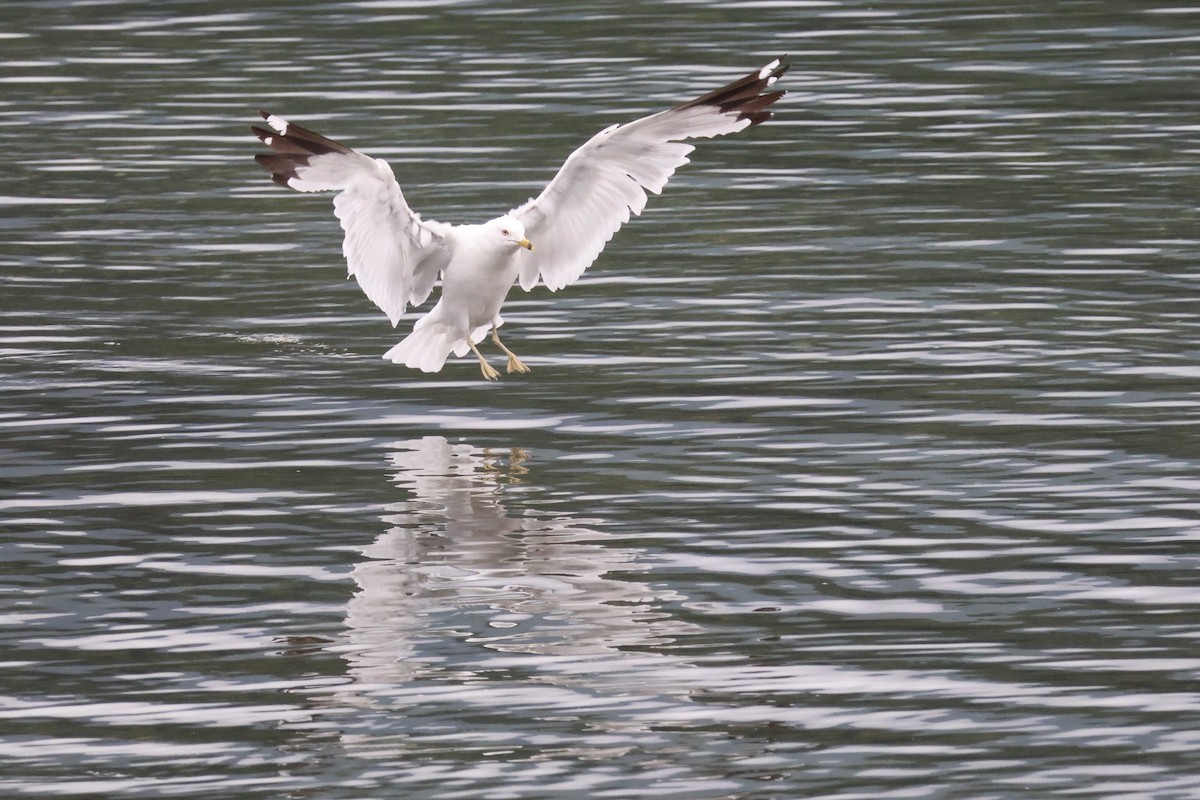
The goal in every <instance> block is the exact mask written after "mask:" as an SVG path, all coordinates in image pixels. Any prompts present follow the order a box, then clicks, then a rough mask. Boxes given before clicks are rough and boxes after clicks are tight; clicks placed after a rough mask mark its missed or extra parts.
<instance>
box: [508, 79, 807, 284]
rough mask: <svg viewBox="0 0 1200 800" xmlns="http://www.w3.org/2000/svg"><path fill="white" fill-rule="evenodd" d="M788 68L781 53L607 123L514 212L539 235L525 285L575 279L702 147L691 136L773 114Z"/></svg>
mask: <svg viewBox="0 0 1200 800" xmlns="http://www.w3.org/2000/svg"><path fill="white" fill-rule="evenodd" d="M786 70H787V65H786V64H784V63H783V62H782V60H781V59H776V60H775V61H773V62H771V63H770V64H767V65H766V66H765V67H763V68H762V69H761V70H757V71H755V72H753V73H751V74H750V75H748V76H746V77H745V78H742V79H741V80H739V81H735V82H734V83H731V84H729V85H728V86H724V87H722V88H721V89H718V90H716V91H714V92H710V93H709V94H707V95H705V96H704V97H701V98H699V99H697V100H694V101H692V102H690V103H685V104H683V105H680V106H676V107H675V108H672V109H669V110H667V111H661V112H659V113H657V114H651V115H650V116H648V117H642V118H641V119H638V120H635V121H633V122H630V123H628V124H625V125H613V126H612V127H609V128H605V129H604V130H602V131H600V132H599V133H598V134H596V135H595V136H593V137H592V138H591V139H589V140H588V141H587V142H586V143H584V145H583V146H582V147H580V148H579V149H578V150H576V151H575V152H573V153H572V154H571V155H570V157H568V158H567V160H566V162H565V163H564V164H563V166H562V168H561V169H559V171H558V174H557V175H555V176H554V179H553V180H552V181H550V183H549V184H548V185H547V186H546V188H545V189H544V190H543V191H542V193H541V194H540V195H538V196H537V197H536V198H534V199H532V200H530V201H528V202H527V203H525V204H524V205H522V206H520V207H519V208H516V209H514V210H513V211H511V212H509V213H511V214H512V216H514V217H516V218H517V219H519V220H521V222H522V224H524V226H525V233H526V235H527V236H528V237H529V239H530V240H531V241H532V242H533V243H534V245H535V249H534V251H533V252H532V253H531V254H529V255H528V256H526V257H525V258H524V260H523V265H522V268H521V276H520V282H521V288H523V289H525V290H526V291H529V290H530V289H532V288H533V287H534V286H535V285H537V282H538V279H539V278H540V279H541V281H542V283H544V284H545V285H546V287H547V288H549V289H550V290H551V291H558V290H559V289H561V288H563V287H564V286H567V285H569V284H571V283H573V282H575V281H576V280H577V279H578V278H579V276H580V275H582V274H583V273H584V270H586V269H587V268H588V267H589V266H590V265H591V264H592V262H593V261H595V260H596V257H597V256H599V255H600V253H601V251H603V250H604V246H605V245H606V244H607V243H608V241H609V240H610V239H611V238H612V237H613V235H614V234H615V233H616V232H617V231H618V230H620V228H621V226H622V225H624V224H625V223H626V222H628V221H629V218H630V214H641V213H642V210H643V209H644V208H645V207H646V201H647V195H646V192H647V191H649V192H652V193H654V194H659V193H660V192H662V190H663V187H665V186H666V184H667V181H668V180H670V178H671V176H672V175H673V174H674V173H675V170H676V169H678V168H679V167H681V166H682V165H684V164H686V163H687V162H688V154H689V153H691V152H692V150H693V149H695V148H694V147H693V146H692V145H690V144H684V143H683V142H682V140H684V139H697V138H709V137H712V136H723V135H725V134H728V133H735V132H737V131H740V130H742V129H743V128H747V127H749V126H751V125H754V124H757V123H759V122H762V121H763V120H765V119H767V118H768V117H770V114H769V113H768V112H765V111H763V110H762V109H764V108H765V107H766V106H768V105H770V104H771V103H773V102H774V101H775V100H777V99H778V98H779V97H780V96H782V94H783V93H782V92H773V93H769V94H762V91H763V90H764V89H765V88H767V87H769V86H770V85H772V84H773V83H775V81H776V80H777V79H778V78H779V76H780V75H782V74H783V72H784V71H786Z"/></svg>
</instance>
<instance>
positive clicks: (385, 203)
mask: <svg viewBox="0 0 1200 800" xmlns="http://www.w3.org/2000/svg"><path fill="white" fill-rule="evenodd" d="M262 116H263V119H265V120H266V121H267V122H268V123H269V124H270V125H271V127H272V128H274V129H275V130H276V131H277V133H273V132H271V131H269V130H267V129H265V128H259V127H251V128H250V130H252V131H254V134H255V135H256V136H258V138H259V139H261V140H262V142H263V143H264V144H266V145H267V146H268V147H270V148H271V149H272V150H274V151H275V152H274V153H264V154H261V155H258V156H255V159H254V160H255V161H257V162H258V163H259V164H261V165H262V166H263V167H265V168H266V169H267V170H268V171H270V172H271V173H272V175H273V177H274V179H275V182H276V183H278V184H280V185H282V186H287V187H289V188H292V189H295V190H296V191H298V192H323V191H335V192H340V194H338V195H337V196H336V197H334V198H333V213H334V214H336V215H337V218H338V219H340V220H341V221H342V228H344V229H345V231H346V238H345V240H344V241H343V243H342V253H343V254H344V255H345V256H346V264H347V266H348V267H349V270H350V274H351V275H353V276H354V277H356V278H357V279H358V285H359V286H361V287H362V290H363V291H364V292H365V293H366V295H367V297H369V298H371V301H372V302H373V303H375V305H377V306H379V308H380V309H381V310H382V311H383V312H384V313H385V314H387V315H388V319H390V320H391V321H392V325H393V326H394V325H395V324H396V323H397V322H399V321H400V315H401V314H403V313H404V311H405V309H406V308H407V307H408V306H409V305H414V306H416V305H420V304H421V303H423V302H425V299H426V298H427V297H429V293H430V291H432V290H433V284H434V281H436V280H437V277H438V273H439V272H440V271H441V270H442V268H443V267H444V266H445V265H446V263H447V262H448V261H449V257H450V247H451V245H452V241H453V234H452V232H451V226H449V225H444V224H442V223H440V222H427V221H425V220H422V219H421V217H420V216H419V215H418V214H417V213H416V212H414V211H413V210H412V209H411V208H409V207H408V203H406V202H405V200H404V194H403V193H402V192H401V191H400V184H398V183H396V176H395V175H394V174H393V173H392V168H391V167H390V166H388V163H387V162H386V161H384V160H383V159H381V158H371V157H369V156H366V155H363V154H362V153H358V152H355V151H354V150H351V149H350V148H349V147H346V146H345V145H343V144H340V143H338V142H335V141H333V140H332V139H326V138H325V137H324V136H322V135H320V134H319V133H313V132H312V131H310V130H306V129H305V128H301V127H300V126H299V125H293V124H291V123H290V122H288V121H287V120H285V119H283V118H281V117H277V116H275V115H273V114H268V113H267V112H265V111H264V112H262Z"/></svg>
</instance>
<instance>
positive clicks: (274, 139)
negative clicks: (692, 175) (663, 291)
mask: <svg viewBox="0 0 1200 800" xmlns="http://www.w3.org/2000/svg"><path fill="white" fill-rule="evenodd" d="M786 59H787V57H786V56H784V57H783V58H778V59H775V60H774V61H772V62H771V63H769V64H767V65H766V66H764V67H763V68H762V69H759V70H755V71H754V72H752V73H750V74H749V75H747V76H746V77H744V78H741V79H740V80H736V81H733V82H732V83H730V84H728V85H726V86H722V87H721V88H720V89H716V90H715V91H712V92H709V93H708V94H706V95H704V96H703V97H698V98H696V99H695V100H692V101H690V102H687V103H683V104H681V105H678V106H675V107H674V108H671V109H668V110H666V111H660V112H659V113H657V114H651V115H650V116H646V117H642V118H641V119H637V120H634V121H633V122H629V123H626V124H623V125H613V126H611V127H608V128H605V129H604V130H602V131H600V132H599V133H597V134H596V135H595V136H593V137H592V138H591V139H589V140H588V141H587V142H586V143H584V145H583V146H582V147H580V148H579V149H578V150H576V151H575V152H574V153H572V154H571V155H570V157H569V158H567V160H566V162H565V163H564V164H563V165H562V168H561V169H559V171H558V174H557V175H555V176H554V179H553V180H552V181H550V183H549V184H548V185H547V186H546V188H545V189H543V190H542V193H541V194H539V195H538V196H537V197H535V198H533V199H531V200H529V201H528V202H526V203H525V204H524V205H522V206H519V207H517V208H514V209H512V210H511V211H509V212H508V213H507V214H504V215H503V216H500V217H496V218H495V219H493V220H490V221H488V222H485V223H483V224H481V225H449V224H446V223H443V222H434V221H433V220H427V219H422V218H421V216H420V215H419V214H417V213H416V212H415V211H413V210H412V209H411V208H409V207H408V203H406V202H405V200H404V194H403V193H402V192H401V191H400V185H399V184H398V183H397V182H396V176H395V175H394V174H393V172H392V168H391V167H390V166H388V163H387V162H386V161H384V160H383V159H381V158H371V157H370V156H368V155H366V154H364V153H360V152H358V151H357V150H351V149H350V148H349V147H346V146H345V145H343V144H340V143H338V142H335V141H333V140H332V139H327V138H325V137H324V136H321V135H320V134H317V133H313V132H312V131H310V130H307V129H305V128H301V127H300V126H299V125H294V124H292V123H290V122H288V121H287V120H285V119H283V118H282V117H278V116H276V115H274V114H270V113H268V112H266V111H263V112H261V113H262V117H263V119H265V120H266V121H267V123H268V124H269V125H270V126H271V128H273V129H274V130H267V129H265V128H260V127H258V126H252V127H251V130H252V131H253V132H254V134H255V135H256V136H258V138H259V139H260V140H261V141H262V142H263V143H264V144H266V145H267V146H268V147H270V148H271V149H272V150H273V151H274V152H273V153H263V154H260V155H258V156H255V161H257V162H258V163H259V164H261V165H262V166H263V167H264V168H266V169H267V171H269V172H270V173H271V174H272V177H273V178H274V180H275V182H276V183H278V184H280V185H282V186H287V187H289V188H291V189H295V190H296V191H298V192H325V191H331V192H338V194H337V195H336V196H335V197H334V198H333V211H334V214H335V215H337V218H338V219H339V220H341V223H342V228H343V229H345V231H346V238H345V240H344V241H343V243H342V252H343V254H344V255H345V256H346V263H347V265H348V266H349V271H350V274H351V275H353V276H354V277H355V278H357V279H358V285H359V286H361V287H362V290H363V292H365V293H366V295H367V297H368V298H370V299H371V301H372V302H374V303H375V305H377V306H379V308H380V309H381V310H382V311H383V312H384V313H385V314H387V315H388V318H389V319H390V320H391V322H392V326H393V327H395V325H396V324H397V323H399V321H400V317H401V315H402V314H404V312H405V310H406V309H407V308H408V306H410V305H412V306H418V305H420V304H421V303H423V302H425V300H426V299H427V298H428V297H429V295H430V293H431V292H432V291H433V287H434V283H435V282H436V281H437V279H438V278H439V277H440V278H441V281H442V293H441V297H440V299H439V300H438V302H437V304H436V305H435V306H434V307H433V309H432V310H431V311H429V313H427V314H425V316H423V317H421V318H420V319H418V320H417V322H416V324H415V325H414V326H413V330H412V333H410V334H409V335H408V336H406V337H405V338H404V339H403V341H401V342H400V343H399V344H397V345H396V346H395V347H393V348H392V349H391V350H388V351H387V353H385V354H384V356H383V357H384V358H386V359H388V360H390V361H393V362H395V363H397V364H404V365H405V366H406V367H410V368H414V369H419V370H421V371H423V372H438V371H439V370H441V368H442V365H443V364H445V362H446V359H447V358H448V357H449V355H450V354H451V353H454V354H455V355H457V356H465V355H466V354H467V352H468V351H470V352H473V353H474V354H475V356H476V357H477V358H478V359H479V367H480V369H481V370H482V372H483V377H484V378H486V379H488V380H495V379H496V378H498V377H499V376H500V373H499V372H498V371H497V370H496V369H495V368H494V367H492V365H491V364H489V363H488V361H487V359H486V358H484V356H483V355H482V354H481V353H480V352H479V347H478V345H479V343H480V342H481V341H482V340H483V338H484V337H485V336H487V335H488V333H489V332H490V333H491V339H492V342H494V343H495V345H496V346H497V347H499V348H500V350H501V351H503V352H504V354H505V355H507V356H508V371H509V372H510V373H511V372H528V371H529V367H527V366H525V364H524V363H522V362H521V360H520V359H519V358H517V356H516V355H515V354H514V353H513V352H512V350H509V349H508V347H506V346H505V345H504V344H503V343H502V342H501V341H500V336H499V334H498V333H497V330H496V329H497V328H499V327H500V326H501V325H502V324H503V322H504V321H503V320H502V319H501V318H500V307H501V306H502V305H503V304H504V298H505V296H506V295H507V294H508V290H509V289H510V288H511V287H512V285H513V283H514V282H519V283H520V284H521V288H522V289H524V290H525V291H530V290H532V289H533V287H534V286H536V285H537V283H538V281H539V280H540V281H541V282H542V283H543V284H545V286H546V288H548V289H549V290H550V291H552V292H555V291H558V290H559V289H561V288H563V287H564V286H567V285H569V284H571V283H574V282H575V281H576V280H577V279H578V278H579V276H581V275H582V274H583V272H584V270H586V269H587V268H588V267H589V266H591V264H592V262H593V261H595V260H596V257H597V256H599V255H600V251H602V250H603V249H604V245H605V244H607V243H608V240H609V239H611V238H612V237H613V234H615V233H616V232H617V230H619V229H620V227H621V225H623V224H624V223H626V222H628V221H629V215H630V213H633V214H641V213H642V209H644V208H645V206H646V199H647V198H646V192H647V191H650V192H653V193H654V194H658V193H660V192H661V191H662V189H663V187H664V186H666V183H667V180H668V179H670V177H671V175H673V174H674V173H675V170H676V169H677V168H678V167H680V166H682V165H683V164H686V163H687V162H688V160H689V159H688V154H689V153H690V152H692V150H693V149H694V148H693V147H692V145H690V144H685V143H684V140H686V139H697V138H709V137H713V136H723V135H725V134H727V133H734V132H736V131H740V130H742V129H743V128H749V127H751V126H753V125H758V124H759V123H761V122H765V121H766V120H768V119H770V118H771V116H772V114H771V112H770V111H767V110H766V109H767V107H768V106H770V105H771V104H772V103H774V102H775V101H776V100H778V99H779V98H780V97H782V96H783V94H784V92H782V91H766V90H767V89H768V88H769V87H770V86H771V85H772V84H774V83H775V81H777V80H778V79H779V77H780V76H781V75H783V74H784V73H785V72H786V71H787V69H788V64H787V63H786Z"/></svg>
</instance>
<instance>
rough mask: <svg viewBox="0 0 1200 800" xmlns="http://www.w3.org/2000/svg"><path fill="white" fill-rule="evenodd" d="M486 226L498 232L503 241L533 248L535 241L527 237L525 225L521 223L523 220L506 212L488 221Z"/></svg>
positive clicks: (528, 248)
mask: <svg viewBox="0 0 1200 800" xmlns="http://www.w3.org/2000/svg"><path fill="white" fill-rule="evenodd" d="M486 227H488V228H489V229H491V230H493V231H495V232H496V235H497V236H499V237H500V238H501V239H502V240H503V241H505V242H509V243H511V244H514V245H516V246H517V247H524V248H525V249H526V250H532V249H533V243H532V242H530V241H529V239H527V238H525V226H524V225H522V224H521V220H519V219H517V218H515V217H510V216H509V215H507V214H505V215H504V216H503V217H497V218H496V219H494V220H492V221H491V222H488V223H487V225H486Z"/></svg>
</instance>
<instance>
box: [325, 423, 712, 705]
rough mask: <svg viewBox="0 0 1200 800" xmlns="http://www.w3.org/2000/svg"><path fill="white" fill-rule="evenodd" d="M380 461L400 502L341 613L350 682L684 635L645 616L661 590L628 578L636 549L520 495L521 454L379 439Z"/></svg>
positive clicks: (572, 660)
mask: <svg viewBox="0 0 1200 800" xmlns="http://www.w3.org/2000/svg"><path fill="white" fill-rule="evenodd" d="M388 461H389V462H390V466H391V469H392V475H391V477H392V481H393V482H394V483H395V484H396V486H397V487H398V489H399V490H400V491H399V494H401V495H402V496H403V498H404V499H403V500H400V501H397V502H395V503H392V504H390V505H388V506H387V507H386V510H387V513H386V515H385V516H384V517H383V520H384V522H385V524H386V525H387V530H386V531H385V532H384V533H383V534H381V535H380V536H379V537H378V538H377V539H376V540H375V541H374V542H373V543H372V544H370V545H369V546H367V547H365V548H364V549H363V555H364V556H365V557H366V559H365V560H364V561H362V562H361V563H360V564H358V565H357V566H356V567H355V569H354V571H353V573H352V576H353V578H354V581H355V583H356V584H357V591H356V593H355V595H354V597H353V599H352V600H351V601H350V603H349V606H348V610H347V615H346V624H347V627H348V629H349V632H348V636H349V640H350V646H349V647H348V648H347V652H345V653H344V655H345V657H346V659H347V660H348V661H349V664H350V669H351V673H352V674H353V676H354V677H355V679H356V681H357V682H359V683H360V684H362V683H365V684H371V685H376V686H378V685H380V684H386V685H391V686H395V685H396V684H397V683H398V682H403V681H407V680H411V679H413V678H418V677H422V676H434V675H435V674H436V675H438V676H440V677H443V678H444V677H449V676H456V677H458V678H461V679H464V680H470V679H471V678H472V677H474V676H479V675H483V674H485V673H493V674H494V671H496V670H500V671H503V670H508V669H511V668H513V667H514V664H519V665H520V666H521V668H530V667H533V668H535V669H537V670H538V671H539V672H542V671H543V670H547V671H549V672H550V673H558V674H560V675H565V674H566V673H577V672H578V670H579V668H580V662H586V663H589V664H590V663H594V662H599V661H603V662H604V663H609V664H610V663H611V662H612V661H613V659H614V657H619V658H622V659H632V660H637V659H641V658H646V657H647V656H646V655H645V652H646V651H647V650H649V649H651V648H653V647H654V646H656V645H661V644H664V643H667V642H670V641H671V640H672V639H673V638H675V637H677V636H679V635H681V634H682V633H684V632H686V631H687V630H688V629H689V627H690V626H687V625H685V624H683V623H680V622H678V621H676V620H673V619H671V618H670V617H669V616H667V615H666V614H665V613H663V612H661V611H659V610H657V608H658V607H659V606H660V605H661V604H662V603H663V602H664V601H674V600H678V599H679V598H678V597H677V596H676V595H675V593H673V592H671V591H669V590H664V589H651V588H649V587H648V586H646V585H645V584H642V583H639V582H638V581H637V580H636V573H637V572H639V571H643V570H644V568H640V567H639V565H638V559H639V557H640V556H641V553H640V551H636V550H631V549H629V548H626V547H622V546H619V545H617V544H615V543H612V542H610V541H608V538H609V537H608V536H607V535H606V534H604V533H602V532H601V531H600V530H597V529H596V528H593V527H589V526H590V525H596V524H597V522H596V521H595V520H588V519H584V518H577V517H573V516H571V515H569V514H565V513H564V514H557V515H556V514H553V513H549V512H546V511H544V510H539V509H530V508H529V507H528V506H527V504H526V503H525V502H523V496H526V495H527V494H528V493H527V491H526V490H527V485H526V481H527V479H528V473H529V467H528V464H529V463H530V462H531V459H530V456H529V454H528V453H527V452H525V451H523V450H520V449H504V450H488V449H480V448H477V447H474V446H472V445H470V444H461V443H451V442H448V441H447V440H446V439H444V438H442V437H433V436H431V437H425V438H423V439H418V440H413V441H407V442H399V443H397V444H395V445H393V448H392V451H391V452H390V453H389V454H388ZM509 506H511V508H510V507H509ZM517 656H520V657H517ZM531 656H532V657H533V658H531ZM514 657H517V658H516V660H515V661H514ZM542 674H543V680H545V677H546V675H545V673H544V672H542Z"/></svg>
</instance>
